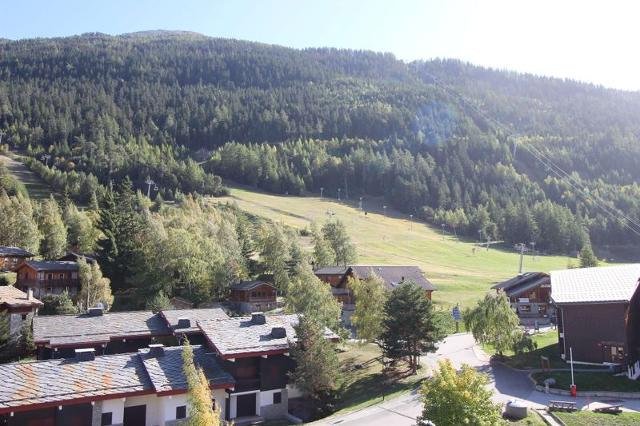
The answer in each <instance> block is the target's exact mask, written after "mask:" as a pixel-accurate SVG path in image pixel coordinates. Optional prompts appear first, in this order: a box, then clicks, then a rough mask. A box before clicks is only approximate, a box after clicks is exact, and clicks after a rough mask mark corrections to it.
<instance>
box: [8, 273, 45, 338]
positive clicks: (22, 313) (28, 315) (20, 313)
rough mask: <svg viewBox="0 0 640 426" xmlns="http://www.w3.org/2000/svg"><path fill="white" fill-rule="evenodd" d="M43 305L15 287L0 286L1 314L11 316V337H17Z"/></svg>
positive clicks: (30, 293) (29, 294)
mask: <svg viewBox="0 0 640 426" xmlns="http://www.w3.org/2000/svg"><path fill="white" fill-rule="evenodd" d="M42 306H43V303H42V302H41V301H39V300H38V299H36V298H35V297H33V293H32V292H28V293H25V292H23V291H20V290H18V289H17V288H15V287H13V286H0V312H2V313H6V314H7V315H9V335H10V337H14V336H17V335H18V334H19V333H20V330H21V329H22V326H23V324H24V323H25V322H27V323H30V322H31V319H32V318H33V316H34V315H36V314H37V313H38V309H39V308H41V307H42Z"/></svg>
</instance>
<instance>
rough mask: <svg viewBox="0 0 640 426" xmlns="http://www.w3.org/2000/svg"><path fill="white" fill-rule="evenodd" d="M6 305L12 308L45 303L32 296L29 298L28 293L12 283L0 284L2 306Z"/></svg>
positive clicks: (0, 304)
mask: <svg viewBox="0 0 640 426" xmlns="http://www.w3.org/2000/svg"><path fill="white" fill-rule="evenodd" d="M2 305H6V306H8V307H10V308H22V307H37V306H43V305H44V303H42V302H41V301H39V300H38V299H36V298H35V297H32V298H31V300H28V299H27V293H25V292H24V291H22V290H18V289H17V288H15V287H14V286H11V285H3V286H0V306H2Z"/></svg>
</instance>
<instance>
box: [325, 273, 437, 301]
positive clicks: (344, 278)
mask: <svg viewBox="0 0 640 426" xmlns="http://www.w3.org/2000/svg"><path fill="white" fill-rule="evenodd" d="M373 274H375V275H377V276H378V277H380V278H381V279H382V281H384V285H385V288H386V289H387V290H393V289H394V288H395V287H397V286H398V285H400V284H402V283H403V282H409V281H411V282H414V283H416V284H418V285H419V286H420V287H422V288H423V289H424V292H425V296H427V298H428V299H429V300H431V293H433V292H434V291H435V290H436V288H435V286H434V285H433V284H432V283H431V282H430V281H429V280H428V279H427V278H426V277H425V276H424V273H423V272H422V270H420V268H419V267H417V266H411V265H379V266H376V265H351V266H347V267H328V268H320V269H317V270H316V271H315V275H316V276H317V277H318V278H319V279H320V280H321V281H323V282H326V283H327V284H329V285H330V286H331V290H332V292H333V294H334V296H335V297H336V299H338V300H339V301H340V302H342V303H345V304H352V303H354V300H353V295H352V294H351V291H350V289H349V288H348V283H349V278H353V279H359V280H366V279H368V278H369V277H370V276H371V275H373Z"/></svg>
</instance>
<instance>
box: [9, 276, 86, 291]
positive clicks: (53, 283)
mask: <svg viewBox="0 0 640 426" xmlns="http://www.w3.org/2000/svg"><path fill="white" fill-rule="evenodd" d="M16 287H22V288H42V289H45V288H48V287H58V288H59V287H69V288H74V287H75V288H77V287H80V280H79V279H78V278H61V279H51V280H48V279H43V280H38V279H35V280H25V279H18V280H17V282H16Z"/></svg>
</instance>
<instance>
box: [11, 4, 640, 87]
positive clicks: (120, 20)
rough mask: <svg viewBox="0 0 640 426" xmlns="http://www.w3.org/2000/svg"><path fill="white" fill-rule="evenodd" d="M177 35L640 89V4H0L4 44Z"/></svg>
mask: <svg viewBox="0 0 640 426" xmlns="http://www.w3.org/2000/svg"><path fill="white" fill-rule="evenodd" d="M152 29H174V30H189V31H197V32H200V33H203V34H206V35H209V36H216V37H229V38H237V39H244V40H254V41H261V42H265V43H275V44H281V45H285V46H291V47H311V46H331V47H345V48H354V49H370V50H376V51H386V52H393V53H394V54H395V55H396V56H397V57H399V58H401V59H405V60H413V59H429V58H434V57H448V58H459V59H463V60H467V61H470V62H472V63H475V64H479V65H487V66H492V67H496V68H506V69H511V70H517V71H526V72H531V73H534V74H542V75H551V76H557V77H569V78H573V79H577V80H583V81H589V82H593V83H597V84H602V85H605V86H608V87H615V88H622V89H631V90H640V55H639V52H640V49H639V42H640V2H637V1H624V2H623V1H615V0H609V1H600V2H590V1H572V0H555V1H547V0H536V1H521V0H504V1H498V0H476V1H473V0H466V1H463V0H442V1H440V0H438V1H435V0H434V1H431V0H386V1H382V0H366V1H365V0H363V1H355V0H325V1H322V0H313V1H305V0H253V1H250V0H228V1H220V0H208V1H207V0H172V1H167V0H155V1H151V0H128V1H123V0H101V1H94V0H47V1H45V0H40V1H34V0H17V1H11V0H0V37H5V38H10V39H19V38H30V37H50V36H65V35H73V34H80V33H84V32H96V31H97V32H104V33H109V34H121V33H125V32H132V31H141V30H152Z"/></svg>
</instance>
